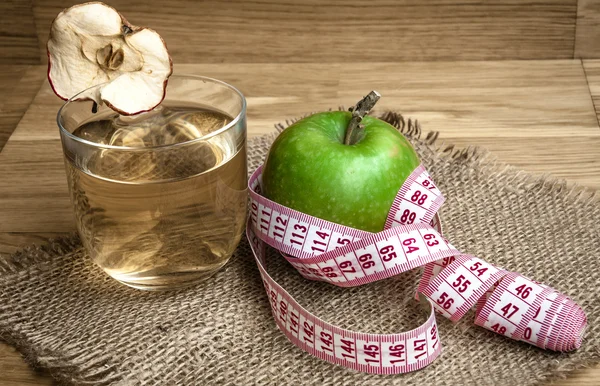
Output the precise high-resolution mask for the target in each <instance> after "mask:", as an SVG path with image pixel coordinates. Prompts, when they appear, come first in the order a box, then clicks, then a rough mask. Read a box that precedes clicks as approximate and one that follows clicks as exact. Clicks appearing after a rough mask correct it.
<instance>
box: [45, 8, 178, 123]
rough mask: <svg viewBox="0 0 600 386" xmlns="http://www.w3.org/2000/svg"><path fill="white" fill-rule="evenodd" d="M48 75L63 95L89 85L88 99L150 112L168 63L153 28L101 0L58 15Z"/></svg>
mask: <svg viewBox="0 0 600 386" xmlns="http://www.w3.org/2000/svg"><path fill="white" fill-rule="evenodd" d="M47 47H48V80H49V82H50V86H51V87H52V89H53V90H54V92H55V93H56V95H58V96H59V97H60V98H62V99H65V100H66V99H69V98H71V97H73V96H74V95H76V94H77V93H79V92H82V91H83V90H86V89H88V88H90V87H92V86H96V85H99V84H103V86H101V87H96V88H95V89H94V91H93V92H90V91H88V92H86V93H84V94H82V95H81V96H80V97H79V99H91V100H93V101H95V102H96V103H98V104H102V103H106V105H107V106H109V107H110V108H112V109H113V110H115V111H117V112H119V113H120V114H122V115H134V114H138V113H141V112H145V111H150V110H152V109H153V108H155V107H156V106H158V104H160V102H162V100H163V99H164V97H165V92H166V87H167V81H168V79H169V76H171V74H172V73H173V62H172V61H171V57H170V56H169V52H168V51H167V46H166V45H165V42H164V40H163V39H162V38H161V37H160V35H159V34H158V33H156V32H155V31H153V30H151V29H149V28H145V27H136V26H134V25H131V24H129V22H128V21H127V20H126V19H125V18H124V17H123V16H121V14H119V13H118V12H117V11H116V10H115V9H114V8H112V7H110V6H108V5H106V4H104V3H100V2H93V3H85V4H79V5H75V6H73V7H71V8H68V9H66V10H64V11H62V12H61V13H59V14H58V16H57V17H56V19H55V20H54V22H53V23H52V28H51V30H50V39H49V40H48V46H47Z"/></svg>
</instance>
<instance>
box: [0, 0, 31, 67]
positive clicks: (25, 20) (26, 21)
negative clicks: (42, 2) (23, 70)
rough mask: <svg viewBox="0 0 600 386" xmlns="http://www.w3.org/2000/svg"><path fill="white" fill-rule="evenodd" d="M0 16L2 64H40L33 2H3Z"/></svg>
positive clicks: (0, 56) (0, 58) (26, 0)
mask: <svg viewBox="0 0 600 386" xmlns="http://www.w3.org/2000/svg"><path fill="white" fill-rule="evenodd" d="M0 15H1V18H2V22H1V23H0V52H2V55H0V64H39V63H40V51H39V44H38V38H37V31H36V28H35V24H34V16H33V9H32V6H31V0H2V1H1V2H0Z"/></svg>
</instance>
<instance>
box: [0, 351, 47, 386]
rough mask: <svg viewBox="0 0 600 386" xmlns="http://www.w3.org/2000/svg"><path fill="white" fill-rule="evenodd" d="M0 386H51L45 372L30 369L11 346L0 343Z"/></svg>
mask: <svg viewBox="0 0 600 386" xmlns="http://www.w3.org/2000/svg"><path fill="white" fill-rule="evenodd" d="M0 384H2V386H30V385H53V384H54V382H53V381H52V378H50V375H49V374H48V373H47V372H45V371H36V370H34V369H32V368H31V367H30V366H29V365H28V364H27V363H26V362H25V361H24V360H23V357H22V356H21V354H20V353H19V352H18V351H17V350H16V349H15V348H14V347H12V346H10V345H8V344H6V343H2V342H1V341H0Z"/></svg>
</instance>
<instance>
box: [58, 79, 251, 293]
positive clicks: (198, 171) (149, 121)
mask: <svg viewBox="0 0 600 386" xmlns="http://www.w3.org/2000/svg"><path fill="white" fill-rule="evenodd" d="M96 87H98V86H96ZM90 91H93V90H87V92H90ZM58 126H59V129H60V136H61V141H62V146H63V152H64V159H65V167H66V172H67V180H68V185H69V191H70V196H71V202H72V204H73V208H74V211H75V219H76V223H77V230H78V233H79V236H80V238H81V240H82V242H83V245H84V247H85V248H86V250H87V252H88V254H89V255H90V256H91V258H92V260H93V261H94V262H95V263H96V264H97V265H98V266H100V267H101V268H102V269H103V270H104V271H105V272H106V273H107V274H108V275H110V276H111V277H113V278H115V279H117V280H118V281H120V282H121V283H123V284H126V285H128V286H131V287H134V288H138V289H145V290H165V289H174V288H180V287H184V286H189V285H192V284H195V283H198V282H200V281H202V280H203V279H206V278H207V277H209V276H211V275H212V274H214V273H215V272H216V271H217V270H219V268H221V267H222V266H223V265H224V264H225V263H226V262H227V261H228V260H229V258H230V257H231V255H232V253H233V251H234V249H235V248H236V246H237V244H238V243H239V241H240V238H241V236H242V233H243V230H244V222H245V218H246V206H247V196H246V194H247V191H246V186H247V185H246V181H247V180H246V178H247V162H246V101H245V99H244V96H243V95H242V94H241V93H240V92H239V91H238V90H237V89H235V88H234V87H232V86H230V85H228V84H226V83H224V82H221V81H218V80H215V79H210V78H205V77H199V76H172V77H171V78H170V79H169V84H168V87H167V93H166V98H165V99H164V101H163V102H162V103H161V104H160V105H159V106H158V107H157V108H155V109H154V110H152V111H149V112H146V113H141V114H138V115H134V116H121V115H119V114H118V113H116V112H115V111H113V110H111V109H110V108H108V107H106V106H96V105H95V104H94V103H93V102H91V101H89V100H78V96H77V95H76V96H74V97H73V98H71V99H70V100H69V101H68V102H67V103H66V104H65V105H64V106H63V107H62V108H61V109H60V111H59V113H58Z"/></svg>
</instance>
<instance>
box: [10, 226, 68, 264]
mask: <svg viewBox="0 0 600 386" xmlns="http://www.w3.org/2000/svg"><path fill="white" fill-rule="evenodd" d="M67 234H68V233H52V232H40V233H20V232H8V233H0V258H1V256H2V255H3V254H5V255H10V254H12V253H15V252H17V251H18V250H20V249H22V248H23V247H27V246H31V245H42V244H45V243H47V242H48V239H52V238H57V237H61V236H65V235H67Z"/></svg>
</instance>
